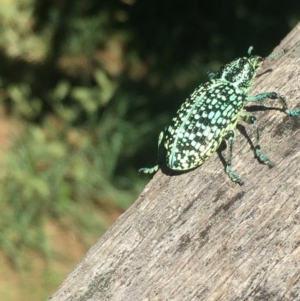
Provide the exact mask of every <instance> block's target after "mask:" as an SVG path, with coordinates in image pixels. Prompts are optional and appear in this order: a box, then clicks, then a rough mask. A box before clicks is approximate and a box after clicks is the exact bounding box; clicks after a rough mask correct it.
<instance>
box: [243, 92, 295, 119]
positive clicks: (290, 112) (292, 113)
mask: <svg viewBox="0 0 300 301" xmlns="http://www.w3.org/2000/svg"><path fill="white" fill-rule="evenodd" d="M266 98H270V99H278V100H279V101H280V103H281V104H282V110H283V112H285V113H286V114H287V115H289V116H291V117H298V116H300V108H295V109H293V110H289V109H288V106H287V103H286V99H285V97H284V96H282V95H280V94H278V93H276V92H264V93H259V94H257V95H255V96H247V97H246V100H247V101H252V102H255V101H261V100H264V99H266Z"/></svg>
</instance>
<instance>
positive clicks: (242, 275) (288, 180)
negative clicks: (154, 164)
mask: <svg viewBox="0 0 300 301" xmlns="http://www.w3.org/2000/svg"><path fill="white" fill-rule="evenodd" d="M281 48H284V49H286V50H287V53H286V54H285V55H284V56H281V57H278V58H276V59H275V60H269V61H267V62H266V64H265V65H264V67H263V68H262V69H260V70H259V72H258V73H259V74H262V73H263V72H264V71H265V70H267V69H270V68H272V72H269V73H265V74H262V75H261V76H259V77H258V78H257V79H256V82H255V88H254V90H253V91H252V93H251V95H254V94H256V93H259V92H262V91H277V92H279V93H281V94H283V95H285V96H286V97H287V100H288V103H289V105H290V106H291V107H292V108H294V107H296V106H300V72H299V70H300V23H299V24H298V25H297V26H296V28H294V30H293V31H292V32H291V33H290V34H289V35H288V36H287V37H286V38H285V39H284V40H283V41H282V43H281V44H280V45H279V47H277V50H278V49H281ZM245 51H246V50H245ZM253 53H255V49H254V51H253ZM265 104H266V106H267V107H275V106H276V107H280V105H279V104H278V103H277V102H273V101H268V102H267V103H265ZM254 114H255V115H256V116H257V117H258V121H259V127H260V129H261V134H262V143H261V144H262V149H263V150H264V151H265V153H267V154H268V155H269V156H270V157H271V158H272V160H273V161H274V162H275V164H276V165H275V167H274V168H272V169H269V168H268V167H267V166H265V165H262V164H259V163H258V162H257V160H255V159H254V154H253V151H252V150H251V146H250V145H249V141H247V139H245V137H244V136H243V135H242V134H241V133H239V132H238V131H237V139H236V143H235V144H234V157H233V170H234V171H235V172H236V173H238V174H239V175H240V176H241V177H242V179H243V180H244V181H245V185H244V186H242V187H240V186H238V185H237V184H234V183H232V182H230V180H229V179H228V177H227V175H226V174H225V173H224V167H223V165H222V163H221V161H220V159H219V157H218V155H217V154H215V155H213V157H212V158H210V159H209V160H208V161H207V162H206V163H205V164H204V165H203V166H201V167H200V168H197V169H196V170H194V171H191V172H188V173H186V174H183V175H180V176H172V177H171V176H167V175H164V174H162V173H161V171H159V172H158V173H157V174H156V175H155V176H154V178H153V179H152V180H151V181H150V182H149V184H148V185H147V186H146V188H145V189H144V191H143V192H142V194H141V195H140V197H139V198H138V199H137V201H136V202H135V203H134V204H133V205H132V206H131V208H130V209H129V210H127V211H126V212H125V213H124V214H123V215H122V216H121V217H120V218H119V219H118V221H117V222H116V223H115V224H114V225H113V226H112V227H111V228H110V229H109V231H107V233H106V234H105V235H104V236H103V237H102V238H101V239H99V241H98V242H97V243H96V244H95V245H94V246H93V247H92V248H91V249H90V250H89V252H88V253H87V255H86V256H85V257H84V258H83V259H82V261H81V262H80V263H79V264H78V265H77V266H76V267H75V269H74V270H73V272H72V273H71V274H70V275H69V276H68V277H67V278H66V280H65V281H64V282H63V283H62V285H61V287H60V288H59V289H58V291H57V292H56V293H55V294H54V295H53V296H52V297H51V298H50V299H49V300H51V301H64V300H72V301H75V300H95V301H96V300H97V301H98V300H113V301H117V300H118V301H121V300H122V301H124V300H131V301H135V300H148V301H152V300H178V301H184V300H205V301H216V300H235V301H237V300H249V301H250V300H256V301H258V300H268V301H269V300H272V301H275V300H293V301H295V300H300V118H298V119H297V118H290V117H287V116H286V115H285V114H283V113H282V112H280V111H269V110H266V111H257V112H254ZM245 127H246V131H247V133H248V134H249V136H250V137H251V138H253V134H254V131H253V128H252V127H251V126H245ZM154 143H155V141H154Z"/></svg>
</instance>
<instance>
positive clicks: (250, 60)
mask: <svg viewBox="0 0 300 301" xmlns="http://www.w3.org/2000/svg"><path fill="white" fill-rule="evenodd" d="M252 49H253V47H252V46H251V47H250V48H249V50H248V54H249V56H248V57H242V58H238V59H235V60H234V61H232V62H230V63H228V64H226V65H224V66H222V67H221V69H220V70H219V71H218V72H217V73H216V75H215V77H214V79H219V80H221V81H225V82H230V83H231V84H233V85H234V86H236V87H237V88H241V89H244V90H246V91H247V90H250V88H251V86H252V83H253V79H254V77H255V75H256V70H257V69H258V68H259V67H261V66H262V65H263V63H264V61H265V59H267V58H274V57H276V56H278V55H281V54H282V53H283V51H280V52H278V53H274V54H271V55H270V56H268V57H266V58H263V57H261V56H258V55H251V51H252Z"/></svg>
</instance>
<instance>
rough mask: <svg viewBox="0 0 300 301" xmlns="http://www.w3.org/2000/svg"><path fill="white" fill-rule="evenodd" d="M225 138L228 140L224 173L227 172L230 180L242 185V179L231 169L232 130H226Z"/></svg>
mask: <svg viewBox="0 0 300 301" xmlns="http://www.w3.org/2000/svg"><path fill="white" fill-rule="evenodd" d="M226 140H227V142H228V151H227V162H226V173H227V174H228V176H229V178H230V179H231V181H233V182H236V183H238V184H239V185H244V182H243V180H242V179H241V178H240V177H239V176H238V175H236V174H235V173H234V172H233V171H232V169H231V162H232V146H233V140H234V131H228V132H227V137H226Z"/></svg>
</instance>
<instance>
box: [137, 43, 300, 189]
mask: <svg viewBox="0 0 300 301" xmlns="http://www.w3.org/2000/svg"><path fill="white" fill-rule="evenodd" d="M252 50H253V47H252V46H251V47H250V48H249V50H248V57H241V58H237V59H235V60H233V61H232V62H230V63H228V64H226V65H224V66H222V67H221V68H220V69H219V71H218V72H216V73H213V72H208V73H207V74H208V77H209V81H208V82H206V83H204V84H202V85H200V86H199V87H198V88H196V90H195V91H194V92H193V93H192V94H191V95H190V96H189V97H188V98H187V99H186V101H185V102H184V103H183V104H182V105H181V107H180V108H179V110H178V111H177V114H176V116H175V117H174V118H173V119H172V122H171V124H170V125H169V126H167V127H165V129H164V130H163V131H162V132H161V133H160V135H159V139H158V164H157V165H155V166H154V167H151V168H141V169H139V173H153V172H155V171H157V170H158V169H159V168H160V167H162V166H163V165H164V164H165V165H166V166H167V167H168V168H170V169H171V170H175V171H186V170H190V169H193V168H195V167H197V166H200V165H202V164H203V163H204V162H205V161H206V160H207V159H208V158H209V157H210V156H211V155H212V154H213V153H214V152H215V151H216V150H217V149H218V147H219V146H220V144H221V142H222V141H223V140H225V141H226V142H227V149H228V150H227V159H226V167H225V171H226V173H227V174H228V176H229V178H230V179H231V180H232V181H233V182H236V183H238V184H240V185H243V184H244V182H243V180H242V179H241V178H240V177H239V176H238V175H237V174H235V173H234V172H233V171H232V168H231V163H232V147H233V141H234V137H235V128H236V125H237V122H238V121H239V120H243V121H244V122H246V123H248V124H252V125H254V129H255V133H256V144H255V148H254V151H255V156H256V157H257V159H258V160H259V161H260V162H261V163H264V164H268V165H269V166H272V165H273V163H272V161H271V160H270V159H269V158H268V157H267V156H266V155H265V154H264V153H263V152H262V151H261V148H260V135H259V130H258V125H257V120H256V117H255V116H254V115H252V114H247V113H245V112H243V108H244V104H245V103H246V102H257V101H262V100H265V99H267V98H269V99H272V100H278V101H279V102H280V103H281V105H282V111H283V112H284V113H286V114H287V115H289V116H292V117H297V116H300V108H295V109H293V110H290V109H288V106H287V103H286V99H285V97H284V96H282V95H280V94H278V93H276V92H263V93H259V94H257V95H255V96H249V93H250V90H251V88H252V86H253V82H254V78H255V76H256V71H257V69H258V68H259V67H261V66H262V65H263V63H264V61H265V60H266V59H267V58H274V57H276V56H278V55H281V54H283V53H284V51H281V52H278V53H273V54H271V55H269V56H268V57H261V56H257V55H251V52H252Z"/></svg>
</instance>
